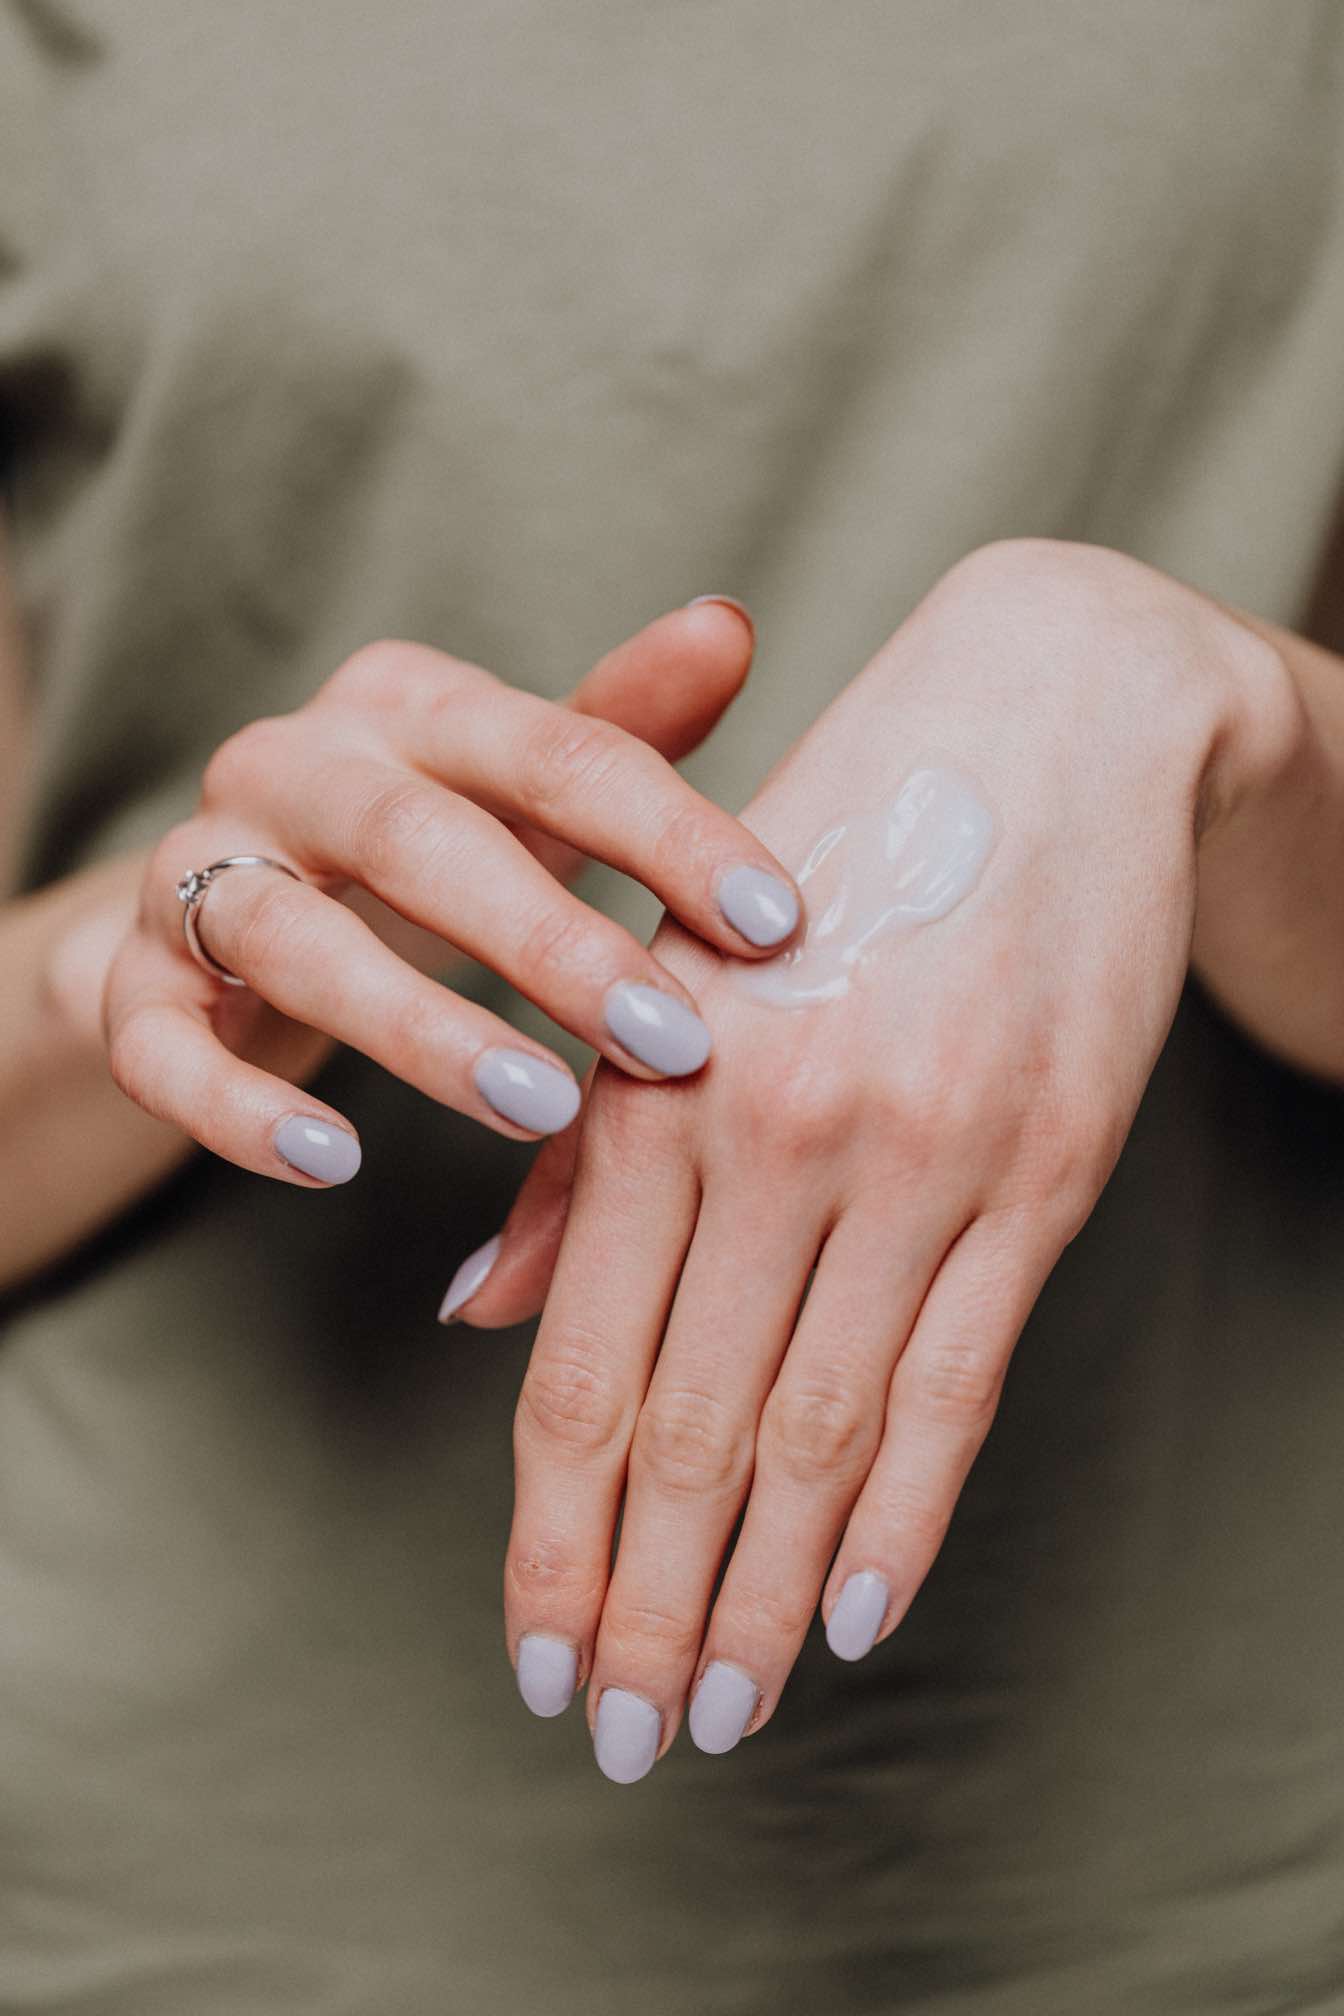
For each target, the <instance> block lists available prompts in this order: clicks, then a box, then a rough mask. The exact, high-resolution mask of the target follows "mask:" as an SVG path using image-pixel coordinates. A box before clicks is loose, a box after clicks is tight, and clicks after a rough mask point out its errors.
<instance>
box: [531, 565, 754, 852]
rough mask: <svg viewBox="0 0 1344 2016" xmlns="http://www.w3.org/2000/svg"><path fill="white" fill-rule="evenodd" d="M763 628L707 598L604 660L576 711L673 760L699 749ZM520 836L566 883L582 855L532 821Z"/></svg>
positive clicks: (582, 684)
mask: <svg viewBox="0 0 1344 2016" xmlns="http://www.w3.org/2000/svg"><path fill="white" fill-rule="evenodd" d="M755 642H756V632H755V628H754V626H753V624H752V620H751V618H750V616H749V615H748V614H747V612H746V610H745V609H744V608H743V607H742V604H741V603H740V602H735V601H733V600H732V598H731V597H730V596H727V595H703V596H701V597H700V598H699V599H698V600H697V601H695V602H690V603H688V604H687V606H686V607H685V608H684V609H674V610H672V611H670V613H669V614H668V615H666V616H660V617H658V619H657V621H656V622H653V623H649V624H646V625H645V627H644V629H642V630H637V631H636V632H635V634H634V636H633V637H627V638H626V640H625V642H624V643H623V644H618V645H617V646H616V649H615V650H614V651H609V652H608V653H607V655H606V657H605V658H600V659H599V660H598V662H597V664H596V665H594V667H593V669H592V671H591V672H589V673H588V674H587V675H586V676H585V677H584V678H583V679H581V680H580V681H579V683H578V685H577V686H576V687H575V688H574V691H573V692H572V693H571V694H570V696H569V699H568V701H567V703H566V704H567V705H568V706H570V707H572V708H573V709H574V712H575V713H576V714H588V715H592V716H594V717H595V718H597V719H599V720H602V721H611V722H613V723H614V724H615V726H616V727H618V728H624V729H625V731H626V733H627V734H630V735H637V736H638V737H639V739H640V741H641V742H647V743H648V744H649V745H650V747H651V748H654V749H656V750H657V751H658V753H659V755H660V756H666V758H667V760H668V762H669V763H676V762H679V761H680V759H681V758H682V757H683V756H688V755H689V754H690V752H691V750H692V749H698V748H699V746H700V744H701V743H702V742H703V741H704V739H705V737H706V736H707V735H708V733H709V731H710V729H711V728H713V727H714V725H715V723H716V722H717V721H718V720H719V719H720V718H721V717H722V715H723V714H724V712H725V710H726V709H727V707H728V705H729V703H730V701H732V700H733V699H735V698H736V696H737V694H738V693H740V692H741V690H742V685H743V682H744V681H745V679H746V676H747V673H748V672H749V671H750V669H751V657H752V652H753V650H754V648H755ZM515 830H516V831H517V834H518V838H519V839H520V840H522V841H523V842H524V843H525V844H526V845H527V846H528V847H529V848H530V849H531V851H532V853H534V854H535V855H536V857H537V859H538V860H539V861H541V862H543V863H544V865H545V866H546V867H547V868H549V869H550V871H551V873H552V874H553V875H555V876H557V877H558V878H559V879H560V880H561V881H568V880H569V878H570V877H571V876H572V875H575V874H577V873H578V870H579V869H580V868H581V867H582V866H583V856H582V855H581V854H578V853H576V852H575V851H574V849H573V848H572V847H566V846H564V845H563V844H562V843H561V842H559V841H557V840H553V839H551V838H550V837H549V836H548V835H546V834H543V833H538V832H537V831H536V830H535V829H534V828H532V827H530V826H519V827H518V828H516V829H515Z"/></svg>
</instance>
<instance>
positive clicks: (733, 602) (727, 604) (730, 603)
mask: <svg viewBox="0 0 1344 2016" xmlns="http://www.w3.org/2000/svg"><path fill="white" fill-rule="evenodd" d="M702 602H721V603H722V604H723V607H724V608H725V609H731V610H732V611H733V613H734V614H735V615H737V616H740V617H741V618H742V621H743V622H744V623H745V624H746V626H747V628H748V630H750V632H751V638H752V642H753V643H755V641H756V625H755V623H754V621H753V620H752V614H751V611H750V609H748V608H747V607H746V605H745V603H742V602H739V601H738V599H737V597H736V595H692V597H691V599H690V601H689V602H688V603H687V604H686V607H687V608H688V609H698V608H699V607H700V604H701V603H702Z"/></svg>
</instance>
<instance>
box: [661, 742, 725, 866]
mask: <svg viewBox="0 0 1344 2016" xmlns="http://www.w3.org/2000/svg"><path fill="white" fill-rule="evenodd" d="M649 767H650V772H651V773H652V771H653V769H654V767H655V766H654V765H650V766H649ZM649 781H650V783H651V784H657V783H658V782H660V781H661V779H659V778H656V777H654V776H653V775H652V774H651V775H650V780H649ZM682 789H683V787H682V786H681V784H680V782H679V781H678V783H677V789H676V798H677V802H676V803H674V804H673V806H672V808H671V810H670V811H669V812H668V813H667V815H666V816H665V817H664V818H662V819H660V820H659V822H658V828H657V833H656V835H655V838H654V843H653V872H654V874H655V875H656V876H657V878H658V880H659V881H662V882H666V883H678V884H680V885H682V886H685V884H686V882H687V880H688V879H690V878H693V877H694V876H695V875H696V873H697V871H698V869H699V867H700V866H701V864H702V863H703V862H704V861H705V859H706V857H707V856H708V855H710V854H711V853H712V852H713V850H714V846H715V841H716V831H715V822H714V820H713V819H712V817H711V815H710V814H709V813H707V812H706V811H705V809H704V807H703V806H702V805H701V804H700V803H699V801H698V800H696V799H695V798H691V799H690V800H689V801H687V800H685V799H683V797H682Z"/></svg>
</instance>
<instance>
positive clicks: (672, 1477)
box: [631, 1386, 752, 1497]
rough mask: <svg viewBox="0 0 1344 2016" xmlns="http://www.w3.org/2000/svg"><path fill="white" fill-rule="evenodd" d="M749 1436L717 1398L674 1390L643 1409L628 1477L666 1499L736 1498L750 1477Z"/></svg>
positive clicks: (692, 1390)
mask: <svg viewBox="0 0 1344 2016" xmlns="http://www.w3.org/2000/svg"><path fill="white" fill-rule="evenodd" d="M751 1461H752V1448H751V1437H750V1434H749V1433H748V1432H747V1431H746V1430H745V1429H744V1427H743V1426H742V1424H741V1422H740V1421H738V1420H737V1419H736V1417H735V1415H734V1413H733V1411H732V1410H731V1409H730V1408H729V1407H728V1406H727V1405H726V1404H725V1403H724V1401H722V1400H720V1399H719V1398H718V1396H717V1395H716V1394H713V1393H709V1392H706V1391H705V1390H704V1389H703V1388H701V1387H695V1386H676V1387H672V1388H671V1389H670V1390H669V1391H668V1392H666V1393H660V1394H659V1395H658V1396H657V1398H656V1399H653V1400H651V1401H650V1402H649V1404H648V1405H647V1406H646V1407H645V1408H644V1410H643V1412H642V1413H641V1415H640V1417H639V1421H638V1423H637V1425H636V1428H635V1437H634V1444H633V1447H632V1450H631V1462H632V1471H633V1472H636V1473H637V1474H638V1477H639V1479H640V1481H641V1482H646V1483H649V1484H651V1485H652V1486H653V1487H654V1488H655V1489H656V1490H658V1491H661V1492H664V1493H666V1494H668V1495H669V1496H680V1495H682V1494H687V1495H690V1496H694V1497H706V1496H717V1495H732V1496H736V1495H737V1494H738V1493H739V1492H740V1491H741V1489H742V1487H743V1486H744V1485H745V1483H746V1480H747V1477H748V1476H749V1474H750V1470H751Z"/></svg>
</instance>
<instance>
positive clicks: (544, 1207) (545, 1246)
mask: <svg viewBox="0 0 1344 2016" xmlns="http://www.w3.org/2000/svg"><path fill="white" fill-rule="evenodd" d="M580 1133H581V1122H580V1121H577V1120H576V1121H575V1122H574V1124H573V1125H572V1126H570V1127H567V1128H566V1129H565V1130H564V1132H563V1133H562V1134H554V1135H552V1136H551V1138H550V1140H549V1141H547V1142H546V1143H545V1144H544V1145H543V1147H542V1148H541V1150H540V1151H539V1153H538V1154H537V1155H536V1157H535V1158H534V1160H533V1163H532V1167H531V1168H530V1169H529V1170H528V1172H527V1177H526V1180H525V1181H524V1183H523V1187H522V1189H521V1190H520V1191H519V1192H518V1195H517V1197H516V1198H515V1199H514V1204H513V1209H512V1210H511V1211H510V1213H509V1215H508V1217H507V1218H506V1219H505V1221H504V1223H503V1225H502V1226H501V1227H500V1229H499V1231H498V1232H497V1233H496V1234H495V1236H494V1238H493V1239H488V1240H487V1241H486V1242H485V1245H484V1246H482V1247H479V1248H478V1249H477V1250H476V1252H474V1253H469V1254H468V1255H467V1258H466V1259H465V1260H463V1261H462V1262H461V1264H460V1265H459V1267H458V1269H457V1272H456V1273H455V1274H454V1276H453V1278H452V1280H451V1281H450V1283H449V1284H448V1290H447V1293H446V1294H445V1295H444V1298H443V1301H442V1303H441V1305H440V1308H439V1321H440V1322H441V1323H458V1322H463V1323H468V1324H470V1325H471V1326H472V1327H473V1328H474V1329H477V1330H502V1329H505V1328H507V1327H508V1326H510V1325H511V1324H514V1323H523V1322H526V1320H527V1318H528V1317H529V1316H535V1315H536V1313H537V1311H538V1310H539V1309H540V1308H541V1305H542V1303H543V1302H544V1301H545V1299H546V1293H547V1290H548V1289H549V1287H550V1285H551V1277H552V1275H553V1274H554V1272H555V1263H556V1259H557V1257H558V1255H559V1252H560V1242H561V1239H562V1238H563V1236H564V1230H565V1224H566V1221H567V1219H568V1217H569V1203H570V1193H571V1191H572V1189H573V1185H574V1168H575V1163H576V1162H577V1159H578V1152H579V1136H580Z"/></svg>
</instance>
